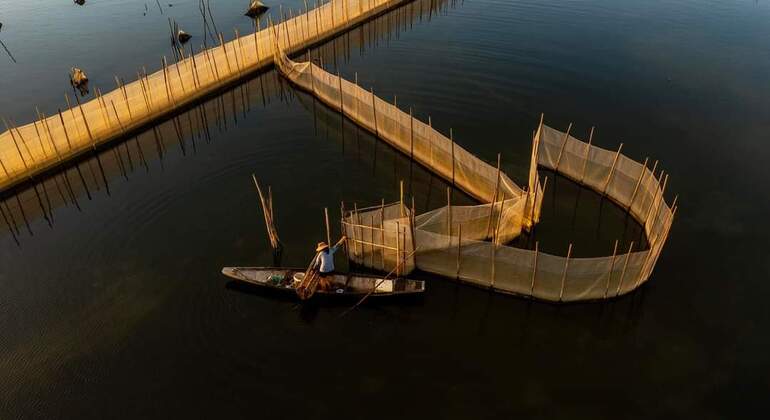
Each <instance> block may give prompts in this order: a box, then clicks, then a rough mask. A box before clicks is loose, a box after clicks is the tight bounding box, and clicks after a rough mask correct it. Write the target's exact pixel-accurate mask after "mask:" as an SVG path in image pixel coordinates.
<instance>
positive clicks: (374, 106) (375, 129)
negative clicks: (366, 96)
mask: <svg viewBox="0 0 770 420" xmlns="http://www.w3.org/2000/svg"><path fill="white" fill-rule="evenodd" d="M370 91H371V93H372V112H373V113H374V133H375V134H377V137H380V129H379V128H378V127H377V103H376V102H375V101H374V89H372V88H370Z"/></svg>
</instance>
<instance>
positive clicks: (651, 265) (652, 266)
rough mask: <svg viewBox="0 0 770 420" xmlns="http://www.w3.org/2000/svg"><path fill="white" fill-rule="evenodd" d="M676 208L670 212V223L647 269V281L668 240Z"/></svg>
mask: <svg viewBox="0 0 770 420" xmlns="http://www.w3.org/2000/svg"><path fill="white" fill-rule="evenodd" d="M678 208H679V207H674V209H673V210H672V211H671V218H670V223H669V224H668V226H667V227H666V234H665V236H664V237H663V241H662V242H661V243H660V247H659V248H658V252H656V253H655V258H654V259H653V260H652V263H651V264H650V266H649V268H648V269H647V277H646V278H647V279H649V276H650V275H651V274H652V270H653V269H654V268H655V265H656V264H657V263H658V258H660V254H661V252H662V251H663V245H664V244H665V243H666V241H667V240H668V234H669V232H670V230H671V225H672V224H673V219H674V216H675V215H676V210H677V209H678ZM645 281H646V280H645Z"/></svg>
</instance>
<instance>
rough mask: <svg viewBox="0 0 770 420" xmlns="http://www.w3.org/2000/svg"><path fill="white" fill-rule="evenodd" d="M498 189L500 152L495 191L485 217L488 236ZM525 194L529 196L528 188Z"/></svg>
mask: <svg viewBox="0 0 770 420" xmlns="http://www.w3.org/2000/svg"><path fill="white" fill-rule="evenodd" d="M499 190H500V153H498V154H497V178H496V181H495V193H494V195H492V205H491V206H490V207H489V217H488V218H487V235H486V236H489V228H490V227H491V226H492V213H493V212H494V209H495V205H497V194H498V191H499ZM527 196H528V197H529V190H527Z"/></svg>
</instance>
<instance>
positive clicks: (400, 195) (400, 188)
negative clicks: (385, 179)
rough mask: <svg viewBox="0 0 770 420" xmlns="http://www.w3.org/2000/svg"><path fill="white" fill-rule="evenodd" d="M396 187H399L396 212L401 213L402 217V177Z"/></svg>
mask: <svg viewBox="0 0 770 420" xmlns="http://www.w3.org/2000/svg"><path fill="white" fill-rule="evenodd" d="M398 187H399V194H398V213H399V214H400V215H401V217H404V180H403V179H402V180H401V181H399V183H398Z"/></svg>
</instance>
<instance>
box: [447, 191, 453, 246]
mask: <svg viewBox="0 0 770 420" xmlns="http://www.w3.org/2000/svg"><path fill="white" fill-rule="evenodd" d="M446 209H447V211H446V229H447V235H448V236H449V246H452V196H451V189H450V188H449V187H447V189H446Z"/></svg>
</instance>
